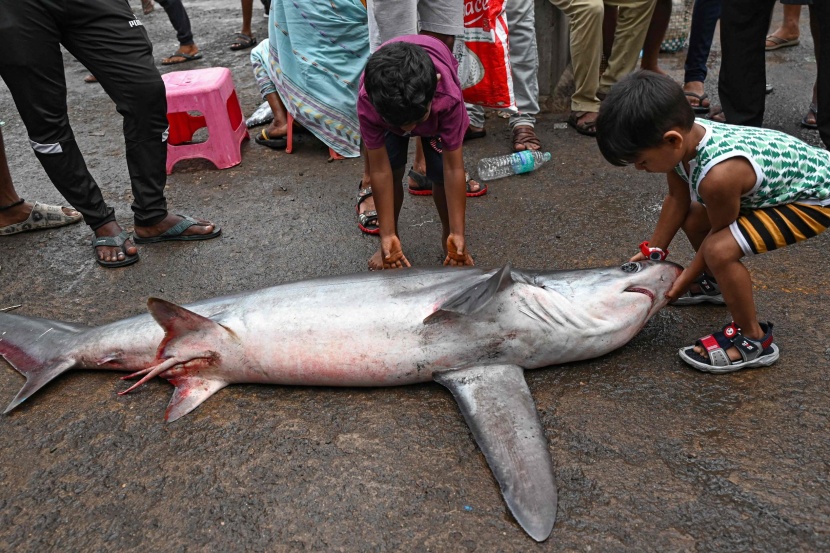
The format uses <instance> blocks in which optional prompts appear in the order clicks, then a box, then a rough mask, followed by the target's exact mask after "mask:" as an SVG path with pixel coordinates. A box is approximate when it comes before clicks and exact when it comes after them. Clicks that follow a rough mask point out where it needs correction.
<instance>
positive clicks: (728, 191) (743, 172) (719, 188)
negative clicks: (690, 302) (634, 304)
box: [666, 158, 756, 299]
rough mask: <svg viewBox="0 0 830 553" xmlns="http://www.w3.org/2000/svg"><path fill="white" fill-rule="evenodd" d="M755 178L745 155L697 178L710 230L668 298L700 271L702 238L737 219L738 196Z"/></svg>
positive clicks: (701, 265) (703, 265) (686, 284)
mask: <svg viewBox="0 0 830 553" xmlns="http://www.w3.org/2000/svg"><path fill="white" fill-rule="evenodd" d="M755 179H756V176H755V170H754V169H753V168H752V166H751V165H750V164H749V162H748V161H747V160H746V159H745V158H733V159H728V160H726V161H723V162H721V163H718V164H717V165H715V166H714V167H712V169H710V171H709V173H707V175H706V177H705V178H704V179H703V180H702V181H701V183H700V187H699V188H698V192H699V193H700V197H701V199H702V200H703V202H704V204H705V205H706V214H707V215H708V217H709V223H710V224H711V229H710V230H709V234H708V235H707V236H706V238H704V239H703V243H702V244H701V245H700V248H698V251H697V253H696V254H695V257H694V259H692V262H691V263H689V265H688V266H687V267H686V268H685V269H684V271H683V273H682V274H681V275H680V277H678V279H677V280H676V281H675V283H674V286H673V287H672V289H671V290H670V291H669V292H668V294H666V295H667V296H668V297H669V298H670V299H676V298H678V297H679V296H681V295H682V294H683V293H684V292H685V291H686V289H687V288H688V287H689V286H690V285H691V284H692V282H694V281H695V279H696V278H697V277H698V276H700V273H702V272H703V269H704V268H705V267H706V261H705V260H704V258H703V253H702V252H703V251H704V250H705V244H706V241H707V240H708V239H709V237H710V236H712V235H713V234H715V233H716V232H719V231H721V230H723V229H725V228H726V227H728V226H729V225H731V224H732V223H733V222H734V221H735V220H736V219H737V218H738V215H739V214H740V211H741V195H742V194H745V193H746V192H749V191H750V190H752V188H753V187H754V186H755Z"/></svg>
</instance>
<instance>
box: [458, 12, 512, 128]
mask: <svg viewBox="0 0 830 553" xmlns="http://www.w3.org/2000/svg"><path fill="white" fill-rule="evenodd" d="M504 3H505V0H466V1H465V2H464V36H463V37H461V38H462V39H463V40H459V39H456V41H455V50H454V52H453V54H454V55H455V58H456V59H457V60H458V78H459V80H460V81H461V89H462V91H463V93H464V101H465V102H468V103H470V104H477V105H479V106H483V107H488V108H494V109H502V110H506V111H509V112H511V113H515V112H516V99H515V97H514V96H513V78H512V75H511V72H510V56H509V53H508V40H507V18H506V16H505V14H504Z"/></svg>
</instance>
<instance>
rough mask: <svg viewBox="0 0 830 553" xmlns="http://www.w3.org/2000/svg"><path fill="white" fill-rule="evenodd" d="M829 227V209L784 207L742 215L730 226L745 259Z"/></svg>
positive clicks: (819, 232) (747, 212)
mask: <svg viewBox="0 0 830 553" xmlns="http://www.w3.org/2000/svg"><path fill="white" fill-rule="evenodd" d="M827 227H830V205H825V206H821V205H810V204H798V203H796V204H784V205H778V206H775V207H766V208H763V209H750V210H746V211H741V215H740V217H738V219H737V220H736V221H735V222H734V223H732V224H731V225H729V230H731V231H732V236H734V237H735V240H737V241H738V244H739V245H740V246H741V249H742V250H743V252H744V253H745V254H746V255H750V254H753V253H764V252H769V251H772V250H777V249H778V248H783V247H784V246H789V245H790V244H795V243H796V242H801V241H802V240H806V239H808V238H812V237H813V236H816V235H818V234H821V233H822V232H824V231H825V230H826V229H827Z"/></svg>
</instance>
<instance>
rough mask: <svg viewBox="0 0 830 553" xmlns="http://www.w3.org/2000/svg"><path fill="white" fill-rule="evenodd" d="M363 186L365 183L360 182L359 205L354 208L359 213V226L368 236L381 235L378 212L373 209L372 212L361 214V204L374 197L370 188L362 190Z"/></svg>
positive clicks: (358, 191)
mask: <svg viewBox="0 0 830 553" xmlns="http://www.w3.org/2000/svg"><path fill="white" fill-rule="evenodd" d="M362 185H363V181H360V183H359V184H358V190H357V205H356V206H354V209H355V211H356V212H357V226H358V228H359V229H360V230H362V231H363V232H365V233H366V234H380V225H378V212H377V210H375V209H372V210H370V211H364V212H363V213H361V212H360V204H362V203H363V202H365V201H366V200H367V199H369V198H371V197H372V189H371V188H368V187H367V188H360V186H362Z"/></svg>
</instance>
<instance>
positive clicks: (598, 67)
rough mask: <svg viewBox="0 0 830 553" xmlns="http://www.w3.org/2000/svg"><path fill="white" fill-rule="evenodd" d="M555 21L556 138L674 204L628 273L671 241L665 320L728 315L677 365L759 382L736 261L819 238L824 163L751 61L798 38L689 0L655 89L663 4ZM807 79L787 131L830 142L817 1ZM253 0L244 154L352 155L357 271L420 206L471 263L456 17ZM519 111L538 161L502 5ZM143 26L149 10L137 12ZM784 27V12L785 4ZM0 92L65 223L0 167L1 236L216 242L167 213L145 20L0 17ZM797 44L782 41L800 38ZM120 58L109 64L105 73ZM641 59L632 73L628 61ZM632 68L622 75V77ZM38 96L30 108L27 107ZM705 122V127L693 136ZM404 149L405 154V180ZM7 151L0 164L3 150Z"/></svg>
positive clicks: (375, 261) (828, 195)
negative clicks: (70, 60) (361, 250)
mask: <svg viewBox="0 0 830 553" xmlns="http://www.w3.org/2000/svg"><path fill="white" fill-rule="evenodd" d="M157 1H158V3H159V4H161V5H162V6H163V7H164V9H165V10H166V11H167V14H168V16H169V18H170V21H171V23H172V24H173V27H174V28H175V29H176V32H177V36H178V39H179V42H180V48H179V49H178V50H177V51H176V52H174V53H173V54H172V55H171V56H169V57H167V58H164V59H163V60H162V61H161V63H162V64H182V63H188V62H192V61H195V60H198V59H200V57H201V54H200V53H199V50H198V48H197V47H196V45H195V42H194V40H193V35H192V32H191V29H190V22H189V19H188V17H187V13H186V11H185V9H184V6H183V4H182V2H181V0H157ZM550 1H551V3H552V4H553V5H555V6H556V7H558V8H559V9H561V10H562V11H563V12H564V13H565V14H566V15H567V16H568V18H569V31H570V53H571V62H572V68H573V76H574V82H575V92H574V93H573V96H572V97H571V113H570V116H569V118H568V123H569V124H570V125H571V126H572V127H573V128H574V129H576V131H577V132H579V133H580V134H583V135H587V136H592V137H596V139H597V143H598V145H599V148H600V151H601V152H602V154H603V155H604V156H605V158H606V159H607V160H608V161H609V162H611V163H613V164H616V165H628V164H633V165H634V166H635V167H636V168H638V169H642V170H646V171H651V172H661V173H665V174H666V175H667V180H668V187H669V192H668V195H667V196H666V199H665V201H664V203H663V209H662V212H661V215H660V218H659V222H658V224H657V227H656V228H655V230H654V232H653V234H652V236H651V239H650V240H649V241H648V242H644V243H643V244H642V245H641V250H642V251H641V252H640V253H638V254H637V255H635V256H634V257H633V258H631V261H633V262H636V261H640V260H642V259H645V258H651V259H664V258H665V256H666V254H667V252H668V247H669V244H670V243H671V241H672V240H673V238H674V236H675V234H677V232H678V231H679V230H683V231H684V233H685V234H686V236H687V237H688V239H689V241H690V242H691V244H692V246H693V247H694V249H695V251H696V252H697V254H696V256H695V257H694V259H693V260H692V262H691V263H690V264H689V265H688V266H687V267H686V269H685V270H684V272H683V274H682V275H681V277H680V278H679V280H678V282H677V284H676V285H675V286H674V288H673V289H672V290H671V291H670V292H669V297H670V298H671V299H672V300H674V302H675V304H677V305H684V304H686V305H688V304H698V303H716V304H725V305H726V306H727V307H728V308H729V309H730V311H731V313H732V316H733V318H734V321H733V322H732V323H730V324H729V325H727V326H726V327H724V329H723V330H721V331H719V332H715V333H713V334H712V335H709V336H706V337H704V338H702V339H701V340H699V341H698V343H697V344H696V345H694V346H690V347H688V348H684V349H683V350H681V352H680V355H681V358H683V360H684V361H686V362H687V363H689V364H690V365H692V366H694V367H696V368H698V369H700V370H705V371H711V372H729V371H733V370H738V369H741V368H746V367H754V366H762V365H769V364H771V363H772V362H774V361H775V360H776V359H777V358H778V348H777V346H776V345H775V344H774V343H773V338H772V326H773V325H772V323H761V322H759V321H758V319H757V315H756V310H755V304H754V301H753V298H752V284H751V279H750V276H749V273H748V272H747V270H746V268H745V267H744V265H743V264H742V263H741V261H740V259H741V258H742V257H743V256H746V255H753V254H758V253H764V252H767V251H771V250H773V249H776V248H780V247H783V246H786V245H788V244H792V243H795V242H798V241H800V240H804V239H806V238H809V237H812V236H815V235H816V234H818V233H819V232H822V231H823V230H824V229H825V228H826V227H827V226H830V154H828V152H827V150H824V149H819V148H814V147H811V146H808V145H807V144H805V143H803V142H801V141H800V140H798V139H795V138H793V137H790V136H788V135H785V134H783V133H780V132H776V131H770V130H763V129H761V128H760V127H762V124H763V116H764V100H765V93H766V88H767V85H766V81H765V69H764V63H765V60H764V52H765V51H766V50H769V49H777V48H783V47H787V46H792V45H794V44H796V43H797V40H798V39H797V36H794V35H793V32H792V30H791V29H790V30H788V29H787V28H786V27H785V26H782V28H781V29H779V30H776V31H774V32H773V33H770V34H768V31H769V27H770V22H771V14H772V10H773V7H774V5H775V0H732V1H730V2H725V3H723V4H721V1H720V0H696V2H695V3H694V10H693V15H692V26H691V33H690V37H689V48H688V53H687V57H686V74H685V78H684V83H683V84H682V85H681V84H678V83H675V82H674V81H672V80H671V79H670V78H668V77H667V76H665V75H664V74H662V71H661V70H660V68H659V66H658V65H657V54H658V53H659V48H660V44H661V41H662V38H663V34H664V33H665V31H666V27H667V23H668V17H669V15H670V13H671V2H670V1H668V0H550ZM781 1H782V2H786V3H789V4H796V3H798V4H809V5H810V6H809V10H810V22H811V31H812V35H813V39H814V42H815V55H816V60H817V68H818V70H817V77H816V82H815V84H814V86H813V90H812V101H811V102H810V108H809V111H808V113H807V114H806V115H805V117H804V119H803V121H802V123H803V124H804V126H807V127H810V128H817V129H818V130H819V133H820V136H821V139H822V141H823V142H824V144H825V145H826V146H830V93H828V92H827V91H828V90H830V81H829V80H828V79H830V69H828V64H830V53H828V52H827V49H828V48H830V40H826V39H825V40H822V37H828V36H830V6H828V5H826V4H825V3H823V2H818V1H816V2H811V1H810V0H801V1H800V2H799V1H797V0H789V1H787V0H781ZM252 3H253V2H252V0H242V1H241V8H242V16H243V18H242V19H243V23H242V28H241V31H240V32H239V33H237V34H236V35H235V36H234V38H233V40H232V42H231V43H230V44H229V47H230V49H232V50H247V49H251V52H250V59H251V66H252V73H253V78H255V79H256V82H257V83H258V85H259V89H260V92H261V94H262V98H263V100H265V101H266V102H267V103H268V105H269V107H270V108H271V112H272V116H273V120H272V121H271V122H270V123H269V124H268V125H267V126H266V127H265V128H263V129H261V131H260V132H259V134H258V135H257V137H256V141H257V142H258V143H259V144H262V145H263V146H267V147H271V148H275V149H280V148H284V147H285V145H286V135H287V134H288V130H289V125H290V124H292V123H291V121H292V120H293V124H294V125H298V126H300V127H303V128H305V129H307V130H308V131H310V132H311V133H313V134H314V135H315V136H316V137H317V138H319V139H320V140H321V141H323V142H324V143H325V144H326V145H328V146H329V148H331V149H332V150H333V151H334V152H336V153H337V154H338V155H341V156H344V157H358V156H361V157H363V159H364V164H363V167H364V169H363V174H362V178H361V179H360V182H359V184H358V196H357V205H356V212H357V218H358V225H359V228H360V230H361V231H363V232H366V233H369V234H377V235H379V238H380V240H379V247H378V251H377V252H376V253H375V254H374V255H373V256H372V257H371V259H370V260H369V262H368V264H369V268H370V270H383V269H393V268H401V267H408V266H409V265H410V263H409V260H408V259H407V257H406V254H405V253H404V246H403V244H401V240H400V237H399V234H398V222H399V216H400V212H401V206H402V204H403V200H404V187H403V186H401V183H403V182H404V179H405V178H407V181H406V183H407V184H406V188H407V190H408V191H409V192H410V193H412V194H417V195H432V197H433V199H434V202H435V206H436V209H437V211H438V214H439V217H440V220H441V223H442V228H443V234H442V240H441V244H440V246H441V248H442V249H443V251H444V256H445V260H444V264H445V265H450V266H464V265H473V264H474V261H473V256H472V255H471V253H470V250H469V247H468V244H467V242H466V201H467V198H468V197H478V196H482V195H484V194H485V193H486V192H487V188H486V186H485V185H483V184H481V183H478V182H476V181H475V180H473V179H471V178H470V176H469V173H468V172H467V171H466V170H465V167H464V160H463V153H462V152H463V144H464V142H465V140H471V139H475V138H479V137H482V136H485V135H486V129H485V119H484V117H483V110H482V109H481V107H480V106H476V105H472V104H465V101H464V93H463V90H462V85H461V82H460V81H459V77H458V60H457V59H456V57H455V56H454V55H453V47H454V45H455V41H456V40H459V39H458V38H457V37H461V36H463V33H464V11H465V2H464V1H463V0H368V2H365V1H360V0H331V1H329V2H325V3H302V4H300V3H298V2H293V1H288V0H272V1H271V2H270V3H269V2H263V4H264V7H265V9H266V14H267V16H268V18H269V25H268V29H269V36H268V37H267V39H265V40H263V41H261V42H257V40H256V38H255V36H254V34H253V32H252V31H251V17H252ZM505 6H506V7H505V13H506V19H507V21H508V24H509V25H508V29H509V38H510V42H509V44H510V46H509V58H510V61H511V62H512V78H513V90H514V92H515V100H516V106H515V107H516V110H515V112H514V113H513V114H511V116H510V120H509V126H510V129H511V145H510V146H511V148H512V150H513V151H515V152H526V151H532V150H538V149H540V148H542V143H541V141H540V139H539V137H538V136H537V134H536V132H535V130H534V129H535V125H536V118H537V115H538V112H539V88H538V83H537V73H538V64H539V62H538V53H537V50H536V36H535V25H534V13H533V12H534V2H533V1H532V0H510V1H508V2H507V3H506V5H505ZM142 9H143V11H144V13H148V11H150V10H152V9H153V2H152V1H151V0H146V1H142ZM788 10H790V11H789V12H788V14H789V19H785V25H786V24H787V22H788V21H789V22H790V23H791V20H792V16H793V12H792V8H788ZM0 14H2V17H0V47H2V50H3V52H4V56H3V57H2V58H0V77H2V78H3V80H4V81H5V83H6V85H7V86H8V88H9V90H10V92H11V95H12V97H13V99H14V102H15V104H16V106H17V109H18V111H19V112H20V117H21V119H22V120H23V123H24V125H25V127H26V130H27V133H28V135H29V141H30V144H31V145H32V148H33V150H34V152H35V155H36V156H37V158H38V159H39V161H40V162H41V164H42V165H43V167H44V169H45V171H46V173H47V175H48V176H49V178H50V179H51V181H52V183H53V184H54V185H55V187H56V188H57V189H58V190H59V191H60V193H61V194H62V195H63V197H64V198H65V199H66V200H67V201H68V203H69V204H70V205H71V206H72V208H68V207H64V208H61V207H58V206H48V205H43V204H39V203H37V202H33V203H32V202H25V201H24V200H23V199H22V198H21V197H20V196H19V195H18V194H17V192H16V191H15V189H14V186H13V184H12V177H11V175H10V173H9V171H8V166H7V164H6V160H5V155H3V156H2V157H0V235H7V234H15V233H18V232H25V231H29V230H35V229H38V228H50V227H56V226H60V225H66V224H72V223H77V222H79V221H80V220H83V221H84V222H85V223H86V224H87V225H89V227H90V228H91V230H92V232H93V238H92V247H93V249H94V251H95V256H96V260H97V262H98V263H99V264H100V265H101V266H103V267H122V266H125V265H129V264H132V263H135V262H136V261H138V256H139V253H138V249H137V248H136V244H150V243H159V242H165V241H170V240H207V239H211V238H215V237H217V236H219V235H220V233H221V229H220V228H219V227H218V226H217V225H215V224H214V223H211V222H209V221H206V220H203V219H199V218H195V217H189V216H182V215H174V214H171V213H169V212H168V211H167V204H166V199H165V196H164V186H165V181H166V174H165V160H166V155H167V145H166V138H167V118H166V101H165V91H164V84H163V82H162V80H161V77H160V74H159V71H158V69H157V68H156V67H155V64H154V61H153V58H152V46H151V44H150V40H149V38H148V35H147V32H146V30H145V29H144V27H143V24H142V22H141V21H140V20H139V19H138V18H137V17H136V15H135V14H134V13H133V11H132V10H131V8H130V7H129V5H128V4H127V2H112V1H110V0H86V1H80V0H68V1H66V2H51V1H47V0H0ZM718 19H720V27H721V44H722V62H721V71H720V74H719V82H718V93H719V94H718V95H719V98H720V100H721V104H722V107H721V108H718V109H716V108H715V107H714V106H711V105H710V103H709V99H708V95H707V94H706V92H705V79H706V75H707V61H708V56H709V50H710V48H711V44H712V41H713V35H714V30H715V24H716V23H717V21H718ZM796 29H797V25H796ZM61 45H62V46H63V47H65V48H66V49H67V50H68V51H69V52H70V53H71V54H72V55H73V56H75V57H76V58H77V59H78V60H79V61H81V63H83V64H84V66H86V68H87V69H89V71H90V72H91V74H92V75H93V76H94V77H92V78H91V79H90V80H93V81H96V82H98V83H100V85H101V86H102V87H103V88H104V90H105V91H106V93H107V94H108V95H109V96H110V97H111V98H112V99H113V101H114V102H115V105H116V109H117V111H118V112H119V113H120V114H121V115H122V116H123V118H124V139H125V143H126V161H127V167H128V170H129V174H130V178H131V185H132V191H133V196H134V202H133V204H132V210H133V213H134V232H133V233H132V234H130V233H127V232H126V231H124V230H123V229H122V228H121V226H120V225H119V224H118V222H117V221H116V219H115V216H114V211H113V209H112V208H111V207H110V206H109V205H108V204H107V203H106V201H105V200H104V198H103V195H102V194H101V191H100V189H99V188H98V185H97V184H96V182H95V180H94V179H93V178H92V176H91V175H90V173H89V171H88V170H87V167H86V164H85V161H84V157H83V155H82V153H81V152H80V150H79V148H78V146H77V144H76V143H75V140H74V136H73V133H72V129H71V127H70V125H69V120H68V117H67V106H66V85H65V82H64V68H63V56H62V53H61V50H60V46H61ZM114 53H117V54H118V56H117V59H118V62H117V63H113V61H112V60H113V59H114V57H115V56H114V55H113V54H114ZM640 59H642V61H639V60H640ZM638 61H639V63H640V64H641V70H639V71H637V70H636V69H637V64H638ZM35 92H36V93H35ZM695 114H698V115H706V114H708V115H709V117H710V120H705V119H700V118H698V119H696V118H695ZM410 137H418V140H417V142H416V153H415V159H414V161H413V163H412V167H411V169H410V170H409V172H408V173H407V174H406V175H405V173H406V167H407V161H408V160H407V152H408V144H409V139H410ZM2 145H3V144H2V137H0V150H2Z"/></svg>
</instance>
